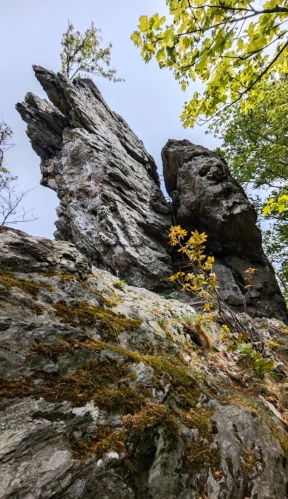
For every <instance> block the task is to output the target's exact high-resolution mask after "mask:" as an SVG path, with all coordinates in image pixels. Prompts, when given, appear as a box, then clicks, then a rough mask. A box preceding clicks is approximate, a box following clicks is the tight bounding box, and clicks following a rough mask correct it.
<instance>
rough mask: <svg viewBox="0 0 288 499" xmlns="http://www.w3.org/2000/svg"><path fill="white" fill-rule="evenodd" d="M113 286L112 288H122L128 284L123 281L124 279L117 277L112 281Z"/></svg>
mask: <svg viewBox="0 0 288 499" xmlns="http://www.w3.org/2000/svg"><path fill="white" fill-rule="evenodd" d="M113 286H114V288H118V289H124V288H125V286H128V284H127V282H126V281H125V279H117V281H114V282H113Z"/></svg>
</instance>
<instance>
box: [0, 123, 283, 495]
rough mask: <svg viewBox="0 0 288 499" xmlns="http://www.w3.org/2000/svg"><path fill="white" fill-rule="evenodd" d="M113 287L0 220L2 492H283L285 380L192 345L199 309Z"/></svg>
mask: <svg viewBox="0 0 288 499" xmlns="http://www.w3.org/2000/svg"><path fill="white" fill-rule="evenodd" d="M59 120H60V118H59ZM78 133H79V132H77V134H78ZM77 136H78V135H77ZM77 140H78V139H77ZM47 143H48V142H47ZM42 146H43V147H44V139H43V143H42ZM116 284H117V283H116ZM116 284H115V276H113V275H111V274H109V273H108V272H106V271H104V270H100V269H96V268H95V267H94V268H93V267H91V263H90V261H89V260H88V259H87V258H86V257H85V256H84V255H83V254H81V253H79V252H78V251H77V249H76V248H75V246H73V245H72V244H70V243H68V242H63V241H50V240H48V239H45V238H37V237H32V236H28V235H27V234H24V233H23V232H20V231H17V230H15V229H10V228H6V227H0V298H1V307H0V332H1V334H0V358H1V362H0V377H1V380H0V414H1V419H0V442H1V445H0V477H1V480H0V497H1V499H15V498H17V499H32V498H33V499H52V498H53V499H95V498H96V497H97V499H98V498H99V499H112V498H113V499H114V498H115V497H116V498H119V499H140V498H141V499H148V498H149V499H188V498H189V499H190V498H191V499H199V498H200V497H202V498H204V497H207V498H208V499H223V498H225V499H244V498H246V497H247V498H248V497H249V498H253V499H256V498H257V499H264V498H266V499H276V498H277V499H280V498H281V499H285V498H287V497H288V492H287V491H288V488H287V484H288V466H287V462H288V460H287V458H288V447H287V439H288V434H287V425H286V423H285V421H286V422H287V416H288V411H287V399H285V394H284V393H283V391H285V385H283V387H282V388H281V386H280V385H279V384H277V382H276V381H275V380H274V381H273V378H271V380H269V384H265V383H261V380H259V378H258V381H257V378H255V377H254V378H252V381H251V383H250V387H249V388H247V387H245V383H244V382H242V384H240V382H237V381H235V380H236V379H237V372H238V371H239V367H237V363H236V362H235V356H234V354H232V353H230V354H229V353H226V354H225V353H224V352H221V348H220V349H218V352H216V353H214V355H213V356H212V355H208V354H207V353H206V354H204V352H203V350H201V348H199V347H197V345H196V344H195V343H193V342H192V341H191V337H190V336H189V334H188V331H189V328H187V324H188V323H187V317H188V316H189V317H190V319H191V320H193V317H194V316H195V312H194V310H193V308H191V307H190V306H189V305H185V304H183V303H180V302H178V301H176V300H166V299H164V298H163V297H161V296H159V295H157V294H154V293H152V292H150V291H147V290H145V289H141V288H136V287H129V286H125V287H123V288H121V287H120V289H119V288H117V287H115V286H116ZM184 317H185V321H184ZM256 322H257V319H255V320H254V325H256ZM262 326H263V320H261V321H258V327H262ZM266 326H267V328H266V336H265V341H266V342H268V341H269V340H270V339H274V341H275V340H277V339H278V338H282V339H283V338H284V337H285V334H286V336H287V332H285V331H286V330H285V329H284V328H283V324H281V323H280V322H279V321H276V320H269V319H267V320H266ZM206 327H207V333H209V335H210V336H211V337H212V339H213V340H214V342H215V341H216V338H217V334H218V333H217V330H216V329H215V328H212V327H211V326H210V328H209V326H208V325H207V326H206ZM194 340H195V338H194ZM279 345H280V343H279ZM285 352H286V353H285ZM285 355H286V357H285ZM282 358H283V359H286V360H287V347H286V350H285V348H284V347H283V351H282ZM227 361H229V370H228V368H227ZM286 364H287V363H286ZM238 379H239V376H238ZM286 379H287V378H286ZM240 381H241V379H240ZM284 381H285V379H284ZM273 383H274V384H273ZM243 384H244V386H243ZM246 386H247V385H246ZM281 390H282V391H281Z"/></svg>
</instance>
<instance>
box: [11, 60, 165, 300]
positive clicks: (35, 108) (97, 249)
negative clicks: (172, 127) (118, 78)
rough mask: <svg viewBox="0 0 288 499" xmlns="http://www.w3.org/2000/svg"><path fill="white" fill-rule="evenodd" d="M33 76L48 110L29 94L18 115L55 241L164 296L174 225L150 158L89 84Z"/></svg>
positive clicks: (38, 70)
mask: <svg viewBox="0 0 288 499" xmlns="http://www.w3.org/2000/svg"><path fill="white" fill-rule="evenodd" d="M34 71H35V75H36V77H37V79H38V80H39V82H40V83H41V85H42V87H43V89H44V90H45V91H46V92H47V95H48V97H49V99H50V101H51V102H52V104H51V103H50V102H48V101H46V100H45V99H40V98H38V97H36V96H35V95H33V94H31V93H28V94H27V95H26V98H25V102H24V103H21V104H17V106H16V108H17V110H18V111H19V112H20V114H21V116H22V118H23V119H24V121H26V122H27V123H28V129H27V134H28V137H29V138H30V140H31V143H32V147H33V149H34V150H35V151H36V153H37V154H38V155H39V156H40V157H41V165H40V167H41V172H42V181H41V183H42V184H43V185H46V186H48V187H50V188H51V189H53V190H55V191H56V192H57V195H58V197H59V199H60V206H59V208H58V209H57V214H58V217H59V218H58V220H57V222H56V226H57V231H56V233H55V237H56V239H58V240H65V241H69V242H72V243H73V244H75V246H76V247H77V248H78V249H79V250H80V251H81V252H82V253H83V254H85V255H86V256H88V257H89V259H90V260H91V261H92V262H93V264H95V265H97V266H98V267H100V268H104V269H109V270H111V271H113V272H114V273H116V272H117V271H118V272H119V276H120V277H121V278H122V279H126V280H127V281H128V282H129V283H131V284H133V285H136V286H145V287H146V288H148V289H154V290H158V289H164V288H167V285H168V277H169V275H171V258H170V256H169V253H168V251H167V234H168V231H169V227H170V225H171V220H170V214H169V208H168V205H167V203H166V201H165V198H164V196H163V194H162V192H161V190H160V188H159V178H158V174H157V171H156V165H155V163H154V160H153V158H152V157H151V156H150V155H149V154H148V153H147V151H146V149H145V148H144V146H143V143H142V142H141V140H139V139H138V137H137V136H136V135H135V134H134V133H133V132H132V130H131V129H130V128H129V126H128V125H127V123H126V122H125V121H124V120H123V118H121V116H119V115H117V114H116V113H114V112H113V111H111V110H110V109H109V107H108V106H107V104H106V102H105V101H104V99H103V97H102V95H101V94H100V92H99V91H98V89H97V87H96V86H95V85H94V83H93V82H92V81H91V80H75V81H73V82H71V81H70V80H68V79H67V78H66V77H65V76H63V75H61V74H57V75H56V74H55V73H53V72H52V71H48V70H46V69H44V68H42V67H40V66H34Z"/></svg>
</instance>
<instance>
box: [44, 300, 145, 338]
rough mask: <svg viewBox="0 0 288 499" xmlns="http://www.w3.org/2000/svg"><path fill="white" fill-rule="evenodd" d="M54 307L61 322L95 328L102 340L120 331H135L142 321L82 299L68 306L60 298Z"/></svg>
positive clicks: (112, 336)
mask: <svg viewBox="0 0 288 499" xmlns="http://www.w3.org/2000/svg"><path fill="white" fill-rule="evenodd" d="M54 309H55V313H56V315H57V316H58V317H59V318H60V319H61V321H62V322H65V323H68V324H71V326H74V327H80V328H81V329H83V330H86V328H96V329H98V330H99V333H100V334H101V337H102V338H103V339H104V340H109V339H110V340H111V339H115V338H116V337H117V335H118V334H119V333H121V332H122V331H127V332H133V331H136V330H137V329H139V327H140V326H141V324H142V321H139V320H135V319H130V318H129V317H126V316H125V315H123V314H120V313H115V312H113V311H112V310H110V309H107V308H104V307H103V306H98V307H96V306H94V305H91V304H89V303H87V302H83V301H77V302H75V304H74V305H73V306H71V307H68V305H67V303H66V302H65V301H64V300H60V301H58V302H57V303H56V304H55V305H54Z"/></svg>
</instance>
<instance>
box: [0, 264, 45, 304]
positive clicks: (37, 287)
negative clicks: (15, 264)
mask: <svg viewBox="0 0 288 499" xmlns="http://www.w3.org/2000/svg"><path fill="white" fill-rule="evenodd" d="M0 284H1V285H2V286H5V287H6V288H7V289H8V290H9V291H10V290H11V289H12V288H18V289H21V291H23V292H24V293H27V294H29V295H31V296H32V298H34V299H35V300H36V299H37V297H38V294H39V292H40V291H41V289H46V290H47V291H50V292H53V291H55V290H54V288H53V287H52V286H50V284H47V283H46V282H42V281H41V282H34V281H32V280H31V281H30V280H27V279H20V278H18V277H17V276H16V275H15V274H14V273H13V272H8V271H4V270H0Z"/></svg>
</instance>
